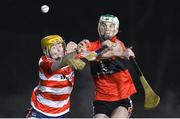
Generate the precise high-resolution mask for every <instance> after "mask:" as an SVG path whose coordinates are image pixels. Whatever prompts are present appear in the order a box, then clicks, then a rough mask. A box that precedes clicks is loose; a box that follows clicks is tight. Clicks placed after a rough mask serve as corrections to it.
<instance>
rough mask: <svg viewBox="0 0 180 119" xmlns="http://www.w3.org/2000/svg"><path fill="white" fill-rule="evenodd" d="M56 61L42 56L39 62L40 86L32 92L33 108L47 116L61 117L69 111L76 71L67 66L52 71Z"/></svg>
mask: <svg viewBox="0 0 180 119" xmlns="http://www.w3.org/2000/svg"><path fill="white" fill-rule="evenodd" d="M53 62H54V60H53V59H51V58H48V57H46V56H42V57H41V59H40V61H39V85H38V86H36V88H35V89H34V90H33V92H32V98H31V105H32V107H33V108H34V109H35V110H37V111H39V112H41V113H42V114H44V115H47V116H54V117H56V116H61V115H63V114H65V113H67V112H68V111H69V108H70V94H71V91H72V89H73V87H72V86H73V85H74V69H72V68H70V67H68V66H65V67H62V68H61V69H58V70H57V71H54V72H52V71H51V65H52V64H53Z"/></svg>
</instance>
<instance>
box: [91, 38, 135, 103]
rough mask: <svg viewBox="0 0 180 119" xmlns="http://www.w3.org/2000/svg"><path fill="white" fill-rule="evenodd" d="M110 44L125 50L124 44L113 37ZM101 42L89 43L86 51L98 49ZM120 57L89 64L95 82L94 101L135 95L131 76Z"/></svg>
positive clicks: (114, 99)
mask: <svg viewBox="0 0 180 119" xmlns="http://www.w3.org/2000/svg"><path fill="white" fill-rule="evenodd" d="M111 41H112V42H116V43H118V44H119V45H120V46H121V47H122V48H123V49H125V46H124V43H123V42H122V41H120V40H118V39H117V38H116V37H113V38H112V40H111ZM101 47H102V46H101V41H100V40H96V41H94V42H90V44H89V47H88V51H96V50H98V49H100V48H101ZM124 61H125V59H122V58H120V57H114V58H109V59H106V60H100V61H93V62H91V69H92V71H91V72H92V75H93V78H94V81H95V99H96V100H103V101H117V100H121V99H125V98H128V97H130V96H131V95H132V94H134V93H136V88H135V86H134V83H133V80H132V78H131V75H130V73H129V71H128V69H127V67H126V65H125V63H124Z"/></svg>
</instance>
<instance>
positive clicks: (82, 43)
mask: <svg viewBox="0 0 180 119" xmlns="http://www.w3.org/2000/svg"><path fill="white" fill-rule="evenodd" d="M89 43H90V41H89V40H87V39H84V40H82V41H80V42H79V43H78V46H77V51H78V52H82V51H87V48H88V45H89Z"/></svg>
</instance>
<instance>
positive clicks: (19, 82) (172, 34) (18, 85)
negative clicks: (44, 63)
mask: <svg viewBox="0 0 180 119" xmlns="http://www.w3.org/2000/svg"><path fill="white" fill-rule="evenodd" d="M43 4H47V5H49V7H50V11H49V12H48V13H47V14H43V13H42V12H41V11H40V7H41V5H43ZM179 6H180V4H179V3H178V0H117V1H115V0H82V1H78V0H28V1H27V0H6V1H5V0H3V1H1V7H0V37H1V38H0V42H1V45H0V46H1V47H0V51H1V61H0V63H1V64H0V66H1V68H0V72H1V86H0V95H1V96H0V102H1V104H0V117H1V118H2V117H25V115H26V108H28V106H29V104H30V97H31V91H32V90H33V88H34V87H35V86H36V85H37V83H38V80H37V78H38V60H39V58H40V56H41V54H42V52H41V49H40V39H41V38H42V37H44V36H46V35H49V34H59V35H61V36H62V37H63V38H64V39H65V40H66V42H69V41H71V40H73V41H74V42H76V43H78V42H79V41H80V40H82V39H89V40H91V41H92V40H95V39H96V38H98V32H97V24H98V20H99V17H100V15H102V14H107V13H109V14H114V15H116V16H117V17H118V18H119V20H120V29H121V32H120V33H119V34H118V37H119V38H121V39H122V41H123V42H124V43H125V44H126V46H133V51H134V52H135V54H136V60H137V62H138V64H139V65H140V67H141V69H142V71H143V73H144V75H145V77H146V79H147V81H148V82H149V84H150V85H151V86H152V88H153V89H154V90H155V92H156V93H157V94H158V95H160V97H161V102H160V105H159V106H158V107H157V108H156V109H154V110H145V109H144V108H143V103H144V92H143V88H142V86H141V84H140V82H139V81H138V77H137V75H136V73H135V72H134V70H133V67H130V71H131V73H132V74H133V79H134V81H135V84H136V87H137V89H138V93H137V94H136V95H135V96H134V97H133V100H134V108H135V109H134V113H133V115H132V117H163V118H165V117H169V118H173V117H180V101H179V98H180V93H179V90H180V85H179V83H180V81H179V80H180V76H179V66H180V65H179V61H180V56H179V53H180V48H179V36H180V32H179V27H180V25H179V20H180V19H179V16H180V14H179ZM76 73H77V75H76V82H75V87H74V90H73V94H72V98H71V99H72V100H71V101H72V107H71V109H72V111H71V113H70V117H87V118H88V117H92V105H91V103H92V99H93V89H94V85H93V81H92V77H91V75H90V67H89V66H88V65H87V67H86V68H85V69H84V70H83V71H82V72H76Z"/></svg>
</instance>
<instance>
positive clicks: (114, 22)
mask: <svg viewBox="0 0 180 119" xmlns="http://www.w3.org/2000/svg"><path fill="white" fill-rule="evenodd" d="M108 24H109V25H108ZM107 30H108V31H107ZM118 30H119V20H118V18H117V17H116V16H114V15H102V16H101V17H100V19H99V23H98V33H99V36H100V38H101V39H102V40H107V39H111V38H112V37H114V36H115V35H116V34H117V33H118Z"/></svg>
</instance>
